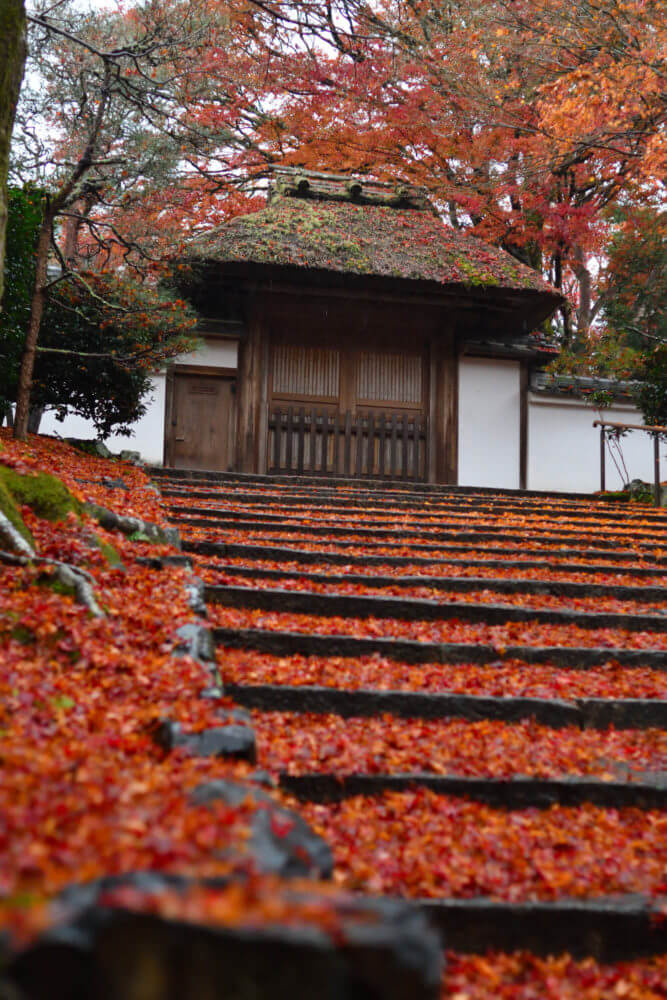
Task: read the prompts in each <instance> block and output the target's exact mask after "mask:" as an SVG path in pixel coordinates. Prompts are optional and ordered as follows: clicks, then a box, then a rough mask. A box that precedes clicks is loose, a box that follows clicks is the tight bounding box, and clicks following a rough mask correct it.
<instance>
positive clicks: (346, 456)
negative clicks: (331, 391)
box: [343, 410, 352, 478]
mask: <svg viewBox="0 0 667 1000" xmlns="http://www.w3.org/2000/svg"><path fill="white" fill-rule="evenodd" d="M351 474H352V414H351V413H350V411H349V410H346V411H345V445H344V448H343V475H344V476H347V477H348V478H349V477H350V475H351Z"/></svg>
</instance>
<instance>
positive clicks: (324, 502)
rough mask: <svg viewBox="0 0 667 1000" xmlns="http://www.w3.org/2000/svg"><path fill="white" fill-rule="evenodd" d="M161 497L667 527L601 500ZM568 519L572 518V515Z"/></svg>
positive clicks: (639, 511) (653, 513)
mask: <svg viewBox="0 0 667 1000" xmlns="http://www.w3.org/2000/svg"><path fill="white" fill-rule="evenodd" d="M160 492H161V493H162V496H164V497H167V498H169V499H172V500H178V499H183V500H185V499H195V500H216V501H220V502H223V503H239V504H248V505H257V506H259V505H264V506H267V507H268V506H271V505H274V504H281V505H282V506H284V507H296V508H301V509H303V510H307V509H317V510H331V511H338V510H341V509H342V510H351V511H360V512H362V513H364V512H366V511H367V510H368V508H369V506H371V507H373V506H375V507H378V508H380V507H382V508H384V509H386V510H397V511H407V512H414V514H415V516H417V515H420V514H421V515H423V514H428V515H432V514H438V513H448V512H451V513H459V514H461V516H465V515H466V514H469V513H470V512H471V511H472V512H474V513H478V512H480V511H482V512H489V513H491V514H497V515H498V516H502V515H504V514H506V513H520V514H526V513H534V514H538V515H539V516H540V517H554V518H555V517H567V519H568V521H571V520H573V519H574V520H576V519H582V520H597V521H600V522H610V523H621V524H622V523H624V522H627V523H630V524H631V523H634V522H638V523H642V522H643V523H646V522H649V523H650V524H656V525H667V514H663V513H662V512H661V511H660V510H657V509H656V508H654V507H648V506H644V505H640V506H637V505H634V504H633V505H632V506H624V505H621V504H615V505H614V504H604V503H601V502H600V501H595V502H592V503H589V504H584V503H583V502H581V501H568V502H563V503H560V502H559V503H552V504H548V505H546V506H545V504H544V502H542V503H540V502H537V501H536V502H534V503H533V502H531V501H529V500H523V501H514V500H504V499H497V500H496V499H495V498H494V499H493V500H489V499H488V498H486V499H483V500H480V499H476V500H475V502H474V504H473V503H472V501H471V500H470V499H468V500H466V499H465V498H463V499H462V498H459V497H456V496H452V497H446V496H445V497H442V498H440V499H438V500H437V501H436V500H435V499H433V500H432V499H428V500H426V501H424V502H423V503H422V504H419V502H418V499H407V500H405V499H404V500H401V499H395V498H393V497H388V498H386V503H385V502H381V501H380V500H379V499H378V498H377V497H376V496H374V495H373V494H368V495H363V496H362V495H357V494H356V492H350V495H349V496H337V495H335V494H332V493H321V492H318V493H311V492H308V493H306V492H303V493H289V494H287V493H285V492H282V493H270V492H268V491H261V492H260V491H255V492H251V491H248V490H245V491H243V492H242V493H239V492H234V491H231V490H225V489H213V488H211V489H208V490H204V489H197V488H193V487H188V486H184V487H182V488H181V487H178V488H176V487H165V486H162V487H161V489H160ZM570 515H574V517H571V516H570Z"/></svg>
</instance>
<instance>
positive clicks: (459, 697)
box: [225, 683, 667, 729]
mask: <svg viewBox="0 0 667 1000" xmlns="http://www.w3.org/2000/svg"><path fill="white" fill-rule="evenodd" d="M225 691H226V693H227V694H228V695H229V696H230V697H231V698H233V699H234V700H235V701H236V702H237V703H238V704H239V705H244V706H245V707H246V708H258V709H261V710H263V711H267V712H303V713H306V712H312V713H315V714H319V715H339V716H341V717H342V718H354V717H373V716H377V715H385V714H386V715H394V716H396V717H398V718H404V719H468V720H470V721H471V722H476V721H480V720H482V719H490V720H496V721H498V722H520V721H523V720H528V719H534V720H535V722H537V723H538V724H539V725H542V726H549V727H550V728H551V729H561V728H564V727H565V726H578V727H579V728H581V729H608V728H609V727H610V726H613V727H614V728H615V729H654V728H655V729H658V728H662V727H664V726H665V724H666V723H667V701H659V700H657V699H653V698H645V699H639V698H636V699H632V698H627V699H625V698H623V699H621V698H619V699H612V698H576V699H572V700H571V701H564V700H562V699H560V698H553V699H547V698H512V697H508V698H497V697H493V696H489V697H484V696H482V695H467V694H439V693H437V692H434V693H429V692H424V691H371V690H353V691H345V690H341V689H339V688H330V687H319V686H315V685H311V686H303V687H301V686H298V687H297V686H288V685H281V684H229V683H228V684H225Z"/></svg>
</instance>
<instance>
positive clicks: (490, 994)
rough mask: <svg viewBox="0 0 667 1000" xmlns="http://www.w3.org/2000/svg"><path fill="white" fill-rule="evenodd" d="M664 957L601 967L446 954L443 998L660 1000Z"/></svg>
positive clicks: (565, 958) (520, 956) (522, 955)
mask: <svg viewBox="0 0 667 1000" xmlns="http://www.w3.org/2000/svg"><path fill="white" fill-rule="evenodd" d="M665 983H667V956H662V957H660V958H655V959H645V960H643V961H641V962H619V963H618V964H615V965H601V964H600V963H599V962H595V961H594V960H593V959H592V958H587V959H583V960H581V961H578V962H577V961H575V960H574V959H572V958H571V957H570V956H569V955H559V956H558V957H555V958H554V957H551V958H538V957H537V956H535V955H531V954H530V953H529V952H514V953H513V954H510V955H504V954H500V953H494V952H489V953H488V954H487V955H460V954H457V953H456V952H453V951H449V952H447V971H446V973H445V976H444V979H443V998H444V997H449V998H450V1000H663V998H664V997H665V992H666V991H665Z"/></svg>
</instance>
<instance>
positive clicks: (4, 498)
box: [0, 467, 33, 545]
mask: <svg viewBox="0 0 667 1000" xmlns="http://www.w3.org/2000/svg"><path fill="white" fill-rule="evenodd" d="M9 471H10V470H9V469H3V468H2V467H0V511H1V512H2V513H3V514H4V515H5V517H6V518H7V520H8V521H9V523H10V524H11V525H12V526H13V527H14V528H16V530H17V531H18V532H19V534H20V535H21V536H22V537H23V538H24V539H25V540H26V542H28V543H29V544H30V545H32V544H33V538H32V535H31V534H30V531H29V530H28V528H27V527H26V525H25V524H24V522H23V518H22V517H21V512H20V510H19V508H18V507H17V505H16V501H15V500H14V497H13V496H12V493H11V491H10V490H9V488H8V486H7V482H6V481H5V473H7V472H9Z"/></svg>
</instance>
